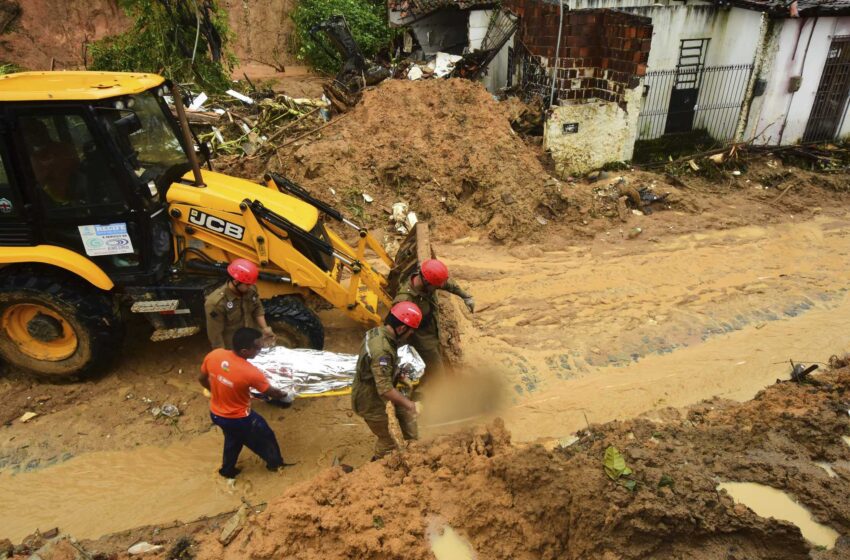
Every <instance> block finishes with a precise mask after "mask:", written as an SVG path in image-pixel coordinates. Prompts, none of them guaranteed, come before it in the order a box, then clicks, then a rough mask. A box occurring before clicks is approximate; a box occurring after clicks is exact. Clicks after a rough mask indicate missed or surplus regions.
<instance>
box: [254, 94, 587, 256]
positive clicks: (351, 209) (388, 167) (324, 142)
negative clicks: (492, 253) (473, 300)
mask: <svg viewBox="0 0 850 560" xmlns="http://www.w3.org/2000/svg"><path fill="white" fill-rule="evenodd" d="M334 123H336V124H334ZM331 125H332V126H329V127H328V128H327V129H325V130H324V131H322V134H321V136H320V137H318V138H316V137H314V136H311V137H310V138H309V139H304V140H303V141H296V142H294V143H292V144H290V145H288V146H285V147H284V148H283V149H281V150H280V151H279V152H278V154H277V155H278V159H279V162H280V164H281V165H282V168H281V169H280V171H281V172H282V174H283V175H286V176H288V177H289V178H291V179H293V180H294V181H295V182H296V183H299V184H301V185H302V186H304V187H306V188H308V189H309V190H311V192H312V193H313V195H314V196H317V197H318V198H321V199H325V200H327V201H328V202H329V203H331V204H332V205H336V206H338V207H339V208H340V209H341V210H343V211H344V212H346V213H348V214H350V215H353V216H354V217H355V218H358V219H361V220H365V221H367V222H369V225H372V226H376V225H381V226H383V225H385V224H388V223H389V227H390V228H392V229H396V227H397V226H398V223H397V222H389V220H388V218H389V217H390V215H391V214H392V213H393V209H392V207H393V205H394V204H396V203H404V204H406V205H407V206H408V208H407V211H406V213H405V212H403V211H401V210H398V211H397V212H396V214H399V215H401V214H405V216H407V215H408V214H409V212H414V213H415V214H416V216H417V217H418V219H419V220H424V221H429V222H430V223H431V224H432V228H433V229H434V230H435V233H436V235H437V236H438V237H439V238H443V239H446V238H457V237H462V236H464V235H467V234H468V233H469V230H470V229H473V230H477V229H483V230H485V231H486V234H487V235H489V236H490V238H492V239H494V240H496V241H515V240H527V239H528V238H529V237H530V236H531V237H534V236H535V235H536V234H539V233H541V232H542V231H543V229H542V226H541V223H543V222H541V221H540V220H538V219H537V218H538V217H541V218H545V220H543V221H544V222H548V221H551V220H562V219H563V218H564V217H565V214H566V212H567V211H568V209H569V208H570V200H569V195H568V194H567V191H566V190H565V189H564V188H563V186H562V185H561V183H560V182H559V181H557V180H554V179H552V178H551V177H550V176H549V174H548V173H547V172H546V170H545V169H544V167H543V165H542V164H541V162H540V161H539V159H538V156H537V154H536V153H535V152H534V151H533V150H532V149H530V148H529V147H528V146H527V145H526V144H525V143H524V142H523V140H522V139H521V138H520V137H519V136H518V135H517V134H516V133H515V132H514V131H513V130H512V129H511V127H510V123H509V121H508V113H507V110H506V107H503V106H502V105H501V104H500V103H499V102H497V101H495V100H494V99H493V98H492V96H491V95H490V94H489V93H487V91H486V90H485V89H484V88H483V87H482V86H481V85H480V84H477V83H473V82H470V81H467V80H461V79H448V80H425V81H415V82H411V81H408V80H388V81H385V82H383V83H381V84H380V85H379V86H377V87H376V88H374V89H369V90H367V91H365V92H364V95H363V100H362V102H361V103H360V104H358V105H357V106H356V107H355V108H354V109H353V110H352V111H351V112H349V113H347V114H346V115H345V119H344V120H341V121H340V120H335V121H332V122H331ZM274 164H275V160H272V161H271V162H270V165H274ZM246 171H247V172H248V174H260V173H262V171H263V170H262V169H259V168H254V169H245V168H243V169H242V170H241V172H242V173H243V174H245V172H246ZM370 199H371V200H372V201H371V202H370V201H369V200H370ZM544 214H545V215H544ZM408 225H409V224H408Z"/></svg>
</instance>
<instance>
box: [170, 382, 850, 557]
mask: <svg viewBox="0 0 850 560" xmlns="http://www.w3.org/2000/svg"><path fill="white" fill-rule="evenodd" d="M818 379H819V384H818V385H816V386H814V385H796V384H793V383H790V382H786V383H779V384H776V385H774V386H772V387H770V388H769V389H767V390H765V391H763V392H761V393H760V394H758V395H757V396H756V398H755V399H753V400H752V401H749V402H746V403H743V404H739V403H733V402H730V401H723V400H717V399H715V400H712V401H708V402H705V403H702V404H700V405H697V406H694V407H691V408H689V409H687V410H685V411H681V412H680V411H677V410H674V409H666V410H662V411H659V412H656V413H655V414H653V416H652V417H641V418H637V419H634V420H629V421H625V422H612V423H608V424H604V425H591V426H589V427H588V428H587V429H586V430H583V431H582V432H581V433H580V436H581V438H580V439H579V441H578V442H576V443H574V444H572V445H571V446H569V447H567V448H556V449H555V450H554V451H547V450H546V449H544V448H543V447H541V446H539V445H533V446H523V447H517V446H514V445H511V443H510V436H509V435H508V433H507V432H506V431H505V429H504V427H503V426H502V424H501V422H500V421H496V422H495V423H493V424H491V425H489V426H488V427H486V428H485V427H480V428H477V429H474V430H466V431H462V432H460V433H456V434H453V435H449V436H442V437H439V438H437V439H436V440H434V441H431V442H427V443H417V444H414V445H412V446H411V447H410V448H409V449H408V450H407V451H406V452H405V453H403V454H401V455H396V456H393V457H391V458H389V459H385V460H383V461H381V462H378V463H371V464H366V465H365V466H363V467H362V468H360V469H357V470H356V471H355V472H354V473H352V474H344V473H343V471H342V470H341V469H339V468H332V469H328V470H325V471H324V472H322V473H320V474H319V475H318V476H317V477H316V478H315V479H314V480H311V481H309V482H306V483H303V484H299V485H296V486H293V487H292V488H290V489H288V490H287V491H286V492H285V493H284V494H283V495H282V496H281V497H280V498H278V499H275V500H274V501H272V502H271V503H270V504H269V505H268V508H267V509H266V511H265V512H263V513H260V514H258V515H255V516H253V517H252V518H251V519H250V521H249V523H248V525H247V526H246V528H245V529H244V530H243V531H242V532H241V533H240V534H239V535H238V536H237V537H236V539H235V540H234V541H233V542H232V543H231V544H230V545H229V546H226V547H223V546H221V545H220V544H219V543H218V541H217V540H216V537H217V530H216V531H214V532H212V533H209V534H207V535H206V536H204V535H200V536H199V538H198V540H199V544H198V549H199V553H198V556H197V557H198V558H199V559H213V558H216V559H218V558H224V559H228V558H234V559H235V558H256V559H260V558H280V557H286V558H341V557H346V558H423V559H424V558H431V557H432V556H431V554H432V553H431V551H430V548H429V545H428V538H427V533H428V527H429V524H431V523H432V522H433V521H434V520H438V521H440V522H444V523H447V524H448V525H449V526H451V527H453V528H454V529H455V530H456V531H458V532H459V533H460V534H462V535H465V536H466V537H467V538H468V539H469V541H470V543H471V544H472V546H473V548H474V549H475V551H476V552H477V554H478V555H479V557H481V558H542V559H546V558H552V559H554V558H605V559H612V560H613V559H632V558H649V557H651V558H695V559H700V560H702V559H715V558H717V559H720V558H723V559H730V558H731V559H752V558H788V559H792V558H800V559H804V558H809V557H810V554H812V555H813V556H814V557H816V558H824V559H826V558H834V559H837V558H843V557H846V555H847V554H848V553H850V540H848V539H847V538H844V539H839V541H838V543H837V545H836V548H835V549H833V550H832V551H829V552H823V551H818V550H814V549H813V547H811V546H810V545H809V544H808V543H807V542H806V541H805V540H804V539H803V538H802V536H801V535H800V532H799V530H798V529H797V528H796V527H795V526H794V525H792V524H789V523H786V522H783V521H777V520H774V519H764V518H761V517H758V516H756V515H755V514H753V513H752V512H751V511H750V510H749V509H747V508H746V507H744V506H741V505H735V503H734V502H733V501H732V499H731V498H730V497H729V496H728V495H727V494H725V492H718V491H717V490H716V486H717V483H718V481H721V480H722V481H749V482H758V483H761V484H765V485H769V486H773V487H776V488H780V489H783V490H785V491H787V492H789V493H790V494H791V495H793V496H794V497H795V498H796V499H797V500H798V501H799V502H800V503H802V504H804V505H805V506H807V507H808V508H809V509H810V510H811V511H812V513H813V514H814V516H815V518H816V520H818V521H819V522H821V523H824V524H827V525H830V526H832V527H833V528H834V529H836V530H838V531H839V532H841V533H843V534H847V532H848V531H850V506H848V503H850V485H848V484H847V480H848V479H850V448H848V446H847V445H846V444H845V443H844V442H843V441H842V439H841V435H842V434H845V433H847V432H848V430H850V418H848V415H847V408H848V405H850V402H848V401H850V399H848V398H847V397H846V396H845V392H846V390H847V389H848V388H850V372H848V371H847V370H843V371H839V372H836V373H832V374H828V375H824V376H822V377H819V378H818ZM610 445H614V446H616V447H618V448H619V449H620V450H621V451H622V452H623V454H624V456H625V458H626V461H627V464H628V465H629V467H630V468H632V470H633V471H634V474H633V475H632V476H631V477H630V478H631V479H633V480H634V481H636V488H635V490H634V491H630V490H628V489H627V488H626V487H625V486H624V485H622V484H619V483H617V482H614V481H612V480H610V479H609V478H608V477H606V475H605V473H604V470H603V465H602V458H603V456H604V453H605V449H606V448H607V447H608V446H610ZM824 460H825V461H830V462H832V463H833V466H834V469H835V472H836V473H837V475H838V477H837V478H830V477H829V475H828V474H827V473H826V471H824V470H822V469H821V468H819V467H817V466H816V465H815V464H814V461H824ZM662 481H663V482H662ZM161 557H162V556H161Z"/></svg>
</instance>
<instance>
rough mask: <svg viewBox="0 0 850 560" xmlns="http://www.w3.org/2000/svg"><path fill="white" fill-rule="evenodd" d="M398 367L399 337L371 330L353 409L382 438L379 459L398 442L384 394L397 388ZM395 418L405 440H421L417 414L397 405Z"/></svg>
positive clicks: (377, 452) (362, 354)
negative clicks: (390, 422) (394, 434)
mask: <svg viewBox="0 0 850 560" xmlns="http://www.w3.org/2000/svg"><path fill="white" fill-rule="evenodd" d="M397 366H398V340H397V339H396V336H395V335H394V334H392V333H390V332H388V330H387V329H386V328H385V327H384V326H381V327H376V328H374V329H371V330H369V331H368V332H367V333H366V337H365V338H364V339H363V344H362V346H361V347H360V356H359V357H358V358H357V371H356V372H355V374H354V384H353V385H352V387H351V408H352V409H353V410H354V413H355V414H357V415H358V416H360V417H362V418H363V420H365V421H366V425H367V426H369V429H370V430H372V433H373V434H375V435H376V436H378V441H377V443H376V444H375V455H376V456H379V457H380V456H383V455H386V454H387V453H389V452H391V451H392V450H394V449H395V442H394V441H393V438H392V436H391V435H390V429H389V418H388V417H387V409H386V403H387V401H386V399H384V398H383V397H382V396H381V395H383V394H385V393H387V392H388V391H390V390H392V389H394V388H395V384H396V382H397V381H398V374H397V370H398V367H397ZM395 415H396V418H398V423H399V426H400V427H401V432H402V435H403V436H404V439H406V440H408V439H417V438H418V437H419V431H418V429H417V427H416V418H415V417H414V416H413V414H411V413H410V412H408V411H407V410H406V409H404V408H401V407H399V406H396V407H395Z"/></svg>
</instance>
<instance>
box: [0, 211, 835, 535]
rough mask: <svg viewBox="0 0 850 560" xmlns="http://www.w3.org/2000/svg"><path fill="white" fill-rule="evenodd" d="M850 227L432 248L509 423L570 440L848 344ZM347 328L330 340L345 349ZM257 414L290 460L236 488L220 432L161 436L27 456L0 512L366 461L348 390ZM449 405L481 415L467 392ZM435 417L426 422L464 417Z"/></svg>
mask: <svg viewBox="0 0 850 560" xmlns="http://www.w3.org/2000/svg"><path fill="white" fill-rule="evenodd" d="M848 237H850V221H835V220H825V219H824V220H815V221H811V222H807V223H802V224H793V225H779V226H772V227H765V228H756V227H750V228H741V229H736V230H728V231H720V232H710V233H705V234H698V235H688V236H682V237H679V238H674V239H670V240H666V241H660V242H658V243H653V242H650V241H648V240H641V239H640V238H638V240H636V241H635V242H631V243H628V244H624V245H619V246H617V245H605V244H600V245H594V246H591V247H567V246H557V245H556V244H555V243H554V242H553V243H551V244H549V245H548V246H545V247H524V248H522V249H521V250H511V251H510V252H507V251H506V250H505V249H504V248H501V247H493V246H489V245H486V244H458V245H451V246H446V247H440V248H438V249H439V250H440V253H441V255H442V256H443V257H444V258H446V259H447V260H448V262H449V265H450V267H451V268H452V269H453V270H454V272H455V275H456V276H457V277H458V278H459V279H460V280H461V282H462V284H464V285H465V286H467V287H468V288H469V289H470V290H471V291H472V293H473V294H475V297H476V300H477V304H478V307H479V312H477V313H476V314H475V315H471V316H470V315H469V314H465V313H464V314H463V316H462V317H461V325H460V326H461V330H462V333H461V334H462V336H463V340H464V349H465V356H466V360H467V361H468V363H470V364H474V365H478V366H480V365H482V364H493V366H494V367H493V370H494V371H498V372H502V373H503V374H504V378H505V379H506V380H507V382H508V385H509V389H508V393H509V397H508V399H507V401H506V402H505V405H504V407H503V408H502V409H501V410H499V411H498V413H499V414H501V415H502V416H504V417H505V418H506V421H507V423H508V426H509V428H510V429H511V430H512V432H513V434H514V439H515V440H518V441H535V440H541V439H549V440H553V439H554V440H561V441H566V439H565V438H567V436H569V434H571V433H572V432H575V431H576V430H577V429H579V428H582V427H584V426H585V423H586V422H605V421H608V420H612V419H615V418H625V417H630V416H634V415H636V414H640V413H642V412H645V411H649V410H652V409H654V408H659V407H665V406H683V405H687V404H691V403H694V402H697V401H699V400H701V399H704V398H709V397H712V396H715V395H720V396H723V397H728V398H734V399H746V398H750V397H752V396H753V394H755V393H756V392H757V391H758V390H760V389H761V388H763V387H764V386H766V385H768V384H770V383H773V382H774V381H775V380H776V379H777V378H779V377H784V376H787V375H788V372H789V371H790V366H789V365H788V359H789V358H793V359H794V360H795V361H799V362H812V361H821V362H825V361H826V360H827V358H828V357H829V355H830V354H834V353H836V354H837V353H841V352H844V351H847V350H850V346H849V345H848V340H847V335H846V325H847V324H848V322H850V298H848V297H846V289H847V285H848V281H847V279H848V278H850V258H848V256H850V255H848V253H850V243H848ZM455 303H458V302H457V301H455ZM324 319H327V317H323V320H324ZM336 326H337V325H334V326H333V327H332V328H336ZM333 336H334V335H332V336H331V342H332V343H333ZM346 336H347V335H346ZM343 338H345V337H343ZM358 340H359V337H357V336H353V337H352V336H348V337H347V338H345V342H344V343H342V344H341V345H334V349H336V350H341V351H349V352H351V351H356V347H355V348H351V346H352V345H356V344H357V342H358ZM426 411H427V407H426ZM261 412H262V413H263V414H264V415H266V417H267V418H269V415H270V414H273V418H271V419H270V420H272V422H271V423H272V426H273V428H274V429H275V430H276V431H277V432H278V434H279V435H281V436H282V437H283V441H282V447H283V448H284V454H285V455H286V456H287V458H288V459H289V458H294V459H295V460H298V461H299V465H298V466H297V467H295V468H293V469H292V470H288V471H286V472H285V473H283V474H281V475H273V474H270V473H267V472H266V471H265V470H263V468H262V465H261V464H260V463H259V461H258V460H257V459H256V458H254V457H253V456H251V455H250V454H249V453H247V452H246V454H245V455H243V459H242V461H241V466H243V467H244V468H245V471H244V474H243V475H242V476H241V477H240V478H241V480H240V481H239V482H237V484H236V486H235V488H230V487H228V486H227V485H226V484H225V483H223V482H222V481H221V479H220V478H219V477H218V476H217V474H216V472H215V468H216V467H217V463H218V461H219V453H220V445H221V439H220V438H221V436H220V435H219V434H217V433H215V432H210V433H208V434H205V435H203V436H200V437H198V438H196V439H194V440H192V441H190V442H189V443H188V444H181V445H172V446H169V447H166V448H142V449H136V450H133V451H128V452H104V453H100V452H99V453H88V454H81V455H79V456H77V457H74V458H73V459H71V460H69V461H67V462H66V463H63V464H59V465H55V466H51V467H46V468H42V469H39V470H34V471H32V472H22V473H19V474H16V475H12V474H11V473H10V472H8V471H0V503H3V508H2V512H0V527H2V528H3V529H4V531H3V533H4V535H5V536H8V537H10V538H12V539H20V538H22V537H23V536H25V535H26V534H28V533H30V532H32V531H33V530H34V529H35V528H42V529H46V528H50V527H52V526H60V527H61V528H62V529H63V530H64V531H68V532H71V533H73V534H75V535H76V536H77V537H79V538H87V537H97V536H100V535H102V534H105V533H109V532H114V531H118V530H122V529H127V528H131V527H134V526H139V525H143V524H155V523H164V522H170V521H172V520H184V521H185V520H190V519H193V518H196V517H198V516H200V515H209V514H215V513H219V512H222V511H228V510H230V509H233V508H235V507H236V506H238V504H239V502H240V499H241V498H243V497H244V498H245V499H247V500H248V501H250V502H252V503H258V502H262V501H266V500H268V499H270V498H272V497H273V496H274V495H275V494H276V493H278V492H280V490H281V489H282V488H284V487H285V486H287V485H289V484H292V483H293V482H295V481H299V480H302V479H305V478H308V477H310V476H312V475H313V474H314V473H315V472H317V471H318V470H319V469H321V468H326V467H327V466H329V465H330V464H331V462H332V461H333V459H334V456H339V457H340V459H341V460H343V462H348V463H351V464H354V465H358V464H361V463H362V462H364V461H366V460H368V457H369V455H370V447H371V444H372V441H371V437H370V435H369V433H368V431H366V429H365V427H364V426H363V425H362V423H361V422H360V421H359V419H358V418H356V417H354V418H352V417H351V416H349V403H348V399H346V398H341V399H314V402H311V403H309V406H303V407H301V409H299V410H288V411H282V412H280V411H276V412H273V413H272V412H271V411H267V410H262V411H261ZM454 418H455V419H464V418H467V419H468V421H467V423H468V422H469V421H471V422H474V421H480V420H482V419H484V417H481V416H478V414H477V412H473V413H470V411H465V410H463V408H462V407H461V408H459V409H458V410H457V411H455V415H454ZM438 424H440V426H437V427H435V428H433V429H431V430H430V431H431V432H433V431H436V430H443V429H454V428H456V427H457V426H459V425H462V424H464V422H457V421H455V420H454V419H453V418H442V419H441V420H440V421H439V422H438ZM423 431H425V432H428V431H429V430H423ZM317 433H319V434H321V435H320V436H317Z"/></svg>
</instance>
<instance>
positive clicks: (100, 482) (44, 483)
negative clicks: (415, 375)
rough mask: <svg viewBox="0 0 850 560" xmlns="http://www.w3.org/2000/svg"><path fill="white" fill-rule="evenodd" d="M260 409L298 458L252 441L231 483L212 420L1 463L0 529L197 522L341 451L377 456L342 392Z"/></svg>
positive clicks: (273, 490) (97, 529)
mask: <svg viewBox="0 0 850 560" xmlns="http://www.w3.org/2000/svg"><path fill="white" fill-rule="evenodd" d="M197 390H199V391H200V387H198V388H197ZM255 408H256V409H257V410H258V411H259V412H260V413H261V414H262V415H263V416H264V417H265V418H266V419H267V420H268V421H269V424H270V425H271V426H272V427H273V429H274V430H275V432H276V433H277V436H278V441H279V442H280V445H281V449H282V451H283V454H284V458H285V460H286V461H287V462H295V463H296V465H295V466H293V467H288V468H286V469H284V470H283V472H281V473H270V472H268V471H267V470H266V469H265V466H264V464H263V463H262V462H261V461H260V459H258V458H257V457H256V456H255V455H253V454H252V453H251V452H250V451H248V450H247V449H244V450H243V451H242V455H241V457H240V459H239V466H240V468H242V473H241V474H240V475H239V477H238V478H237V479H236V481H235V483H231V482H228V481H227V480H226V479H223V478H222V477H220V476H219V475H218V473H217V471H216V469H217V468H218V467H219V466H220V462H221V449H222V441H223V437H222V435H221V433H220V431H219V430H218V429H217V428H212V429H211V430H210V431H209V432H208V433H205V434H203V435H201V436H199V437H195V438H192V439H190V440H188V442H187V443H175V444H173V445H169V446H167V447H156V446H146V447H138V448H136V449H133V450H131V451H105V452H93V453H85V454H80V455H78V456H76V457H74V458H72V459H70V460H68V461H66V462H64V463H61V464H58V465H54V466H51V467H47V468H42V469H38V470H33V471H29V472H19V473H12V472H9V471H0V503H2V504H3V505H2V507H0V534H2V535H3V536H5V537H8V538H11V539H12V540H15V541H20V539H22V538H23V537H25V536H26V535H28V534H30V533H32V532H33V531H34V530H35V529H36V528H39V529H41V530H47V529H49V528H52V527H57V526H58V527H60V528H61V529H62V530H63V531H64V532H68V533H70V534H73V535H74V536H75V537H77V538H97V537H99V536H101V535H104V534H108V533H112V532H116V531H121V530H124V529H129V528H132V527H138V526H141V525H148V524H165V523H171V522H173V521H191V520H193V519H197V518H198V517H201V516H204V515H214V514H217V513H221V512H225V511H230V510H233V509H236V508H238V507H239V505H240V503H241V502H242V500H245V501H247V502H249V503H251V504H255V505H256V504H260V503H263V502H266V501H268V500H269V499H271V498H273V497H274V496H276V495H277V494H279V493H280V492H281V491H282V490H283V488H285V487H287V486H289V485H291V484H293V483H296V482H299V481H301V480H306V479H308V478H310V477H312V476H313V475H315V473H316V472H318V471H319V470H321V469H323V468H327V467H329V466H331V465H332V464H333V462H334V459H335V458H337V459H339V460H340V461H342V462H345V463H350V464H355V465H357V464H361V463H363V462H365V461H367V460H368V458H369V457H370V455H371V451H372V449H371V446H372V441H371V438H370V437H369V433H368V430H367V429H366V428H365V427H364V426H363V425H362V424H361V423H359V422H353V421H352V419H351V418H349V416H348V412H349V410H348V409H349V408H350V405H349V404H348V402H347V401H345V400H344V399H321V400H319V401H316V402H315V403H310V406H309V407H306V408H305V409H304V410H298V411H295V410H292V409H290V410H284V411H280V409H275V408H271V407H269V406H267V405H265V404H259V405H256V406H255ZM317 433H320V434H322V435H321V437H317V435H316V434H317Z"/></svg>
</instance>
